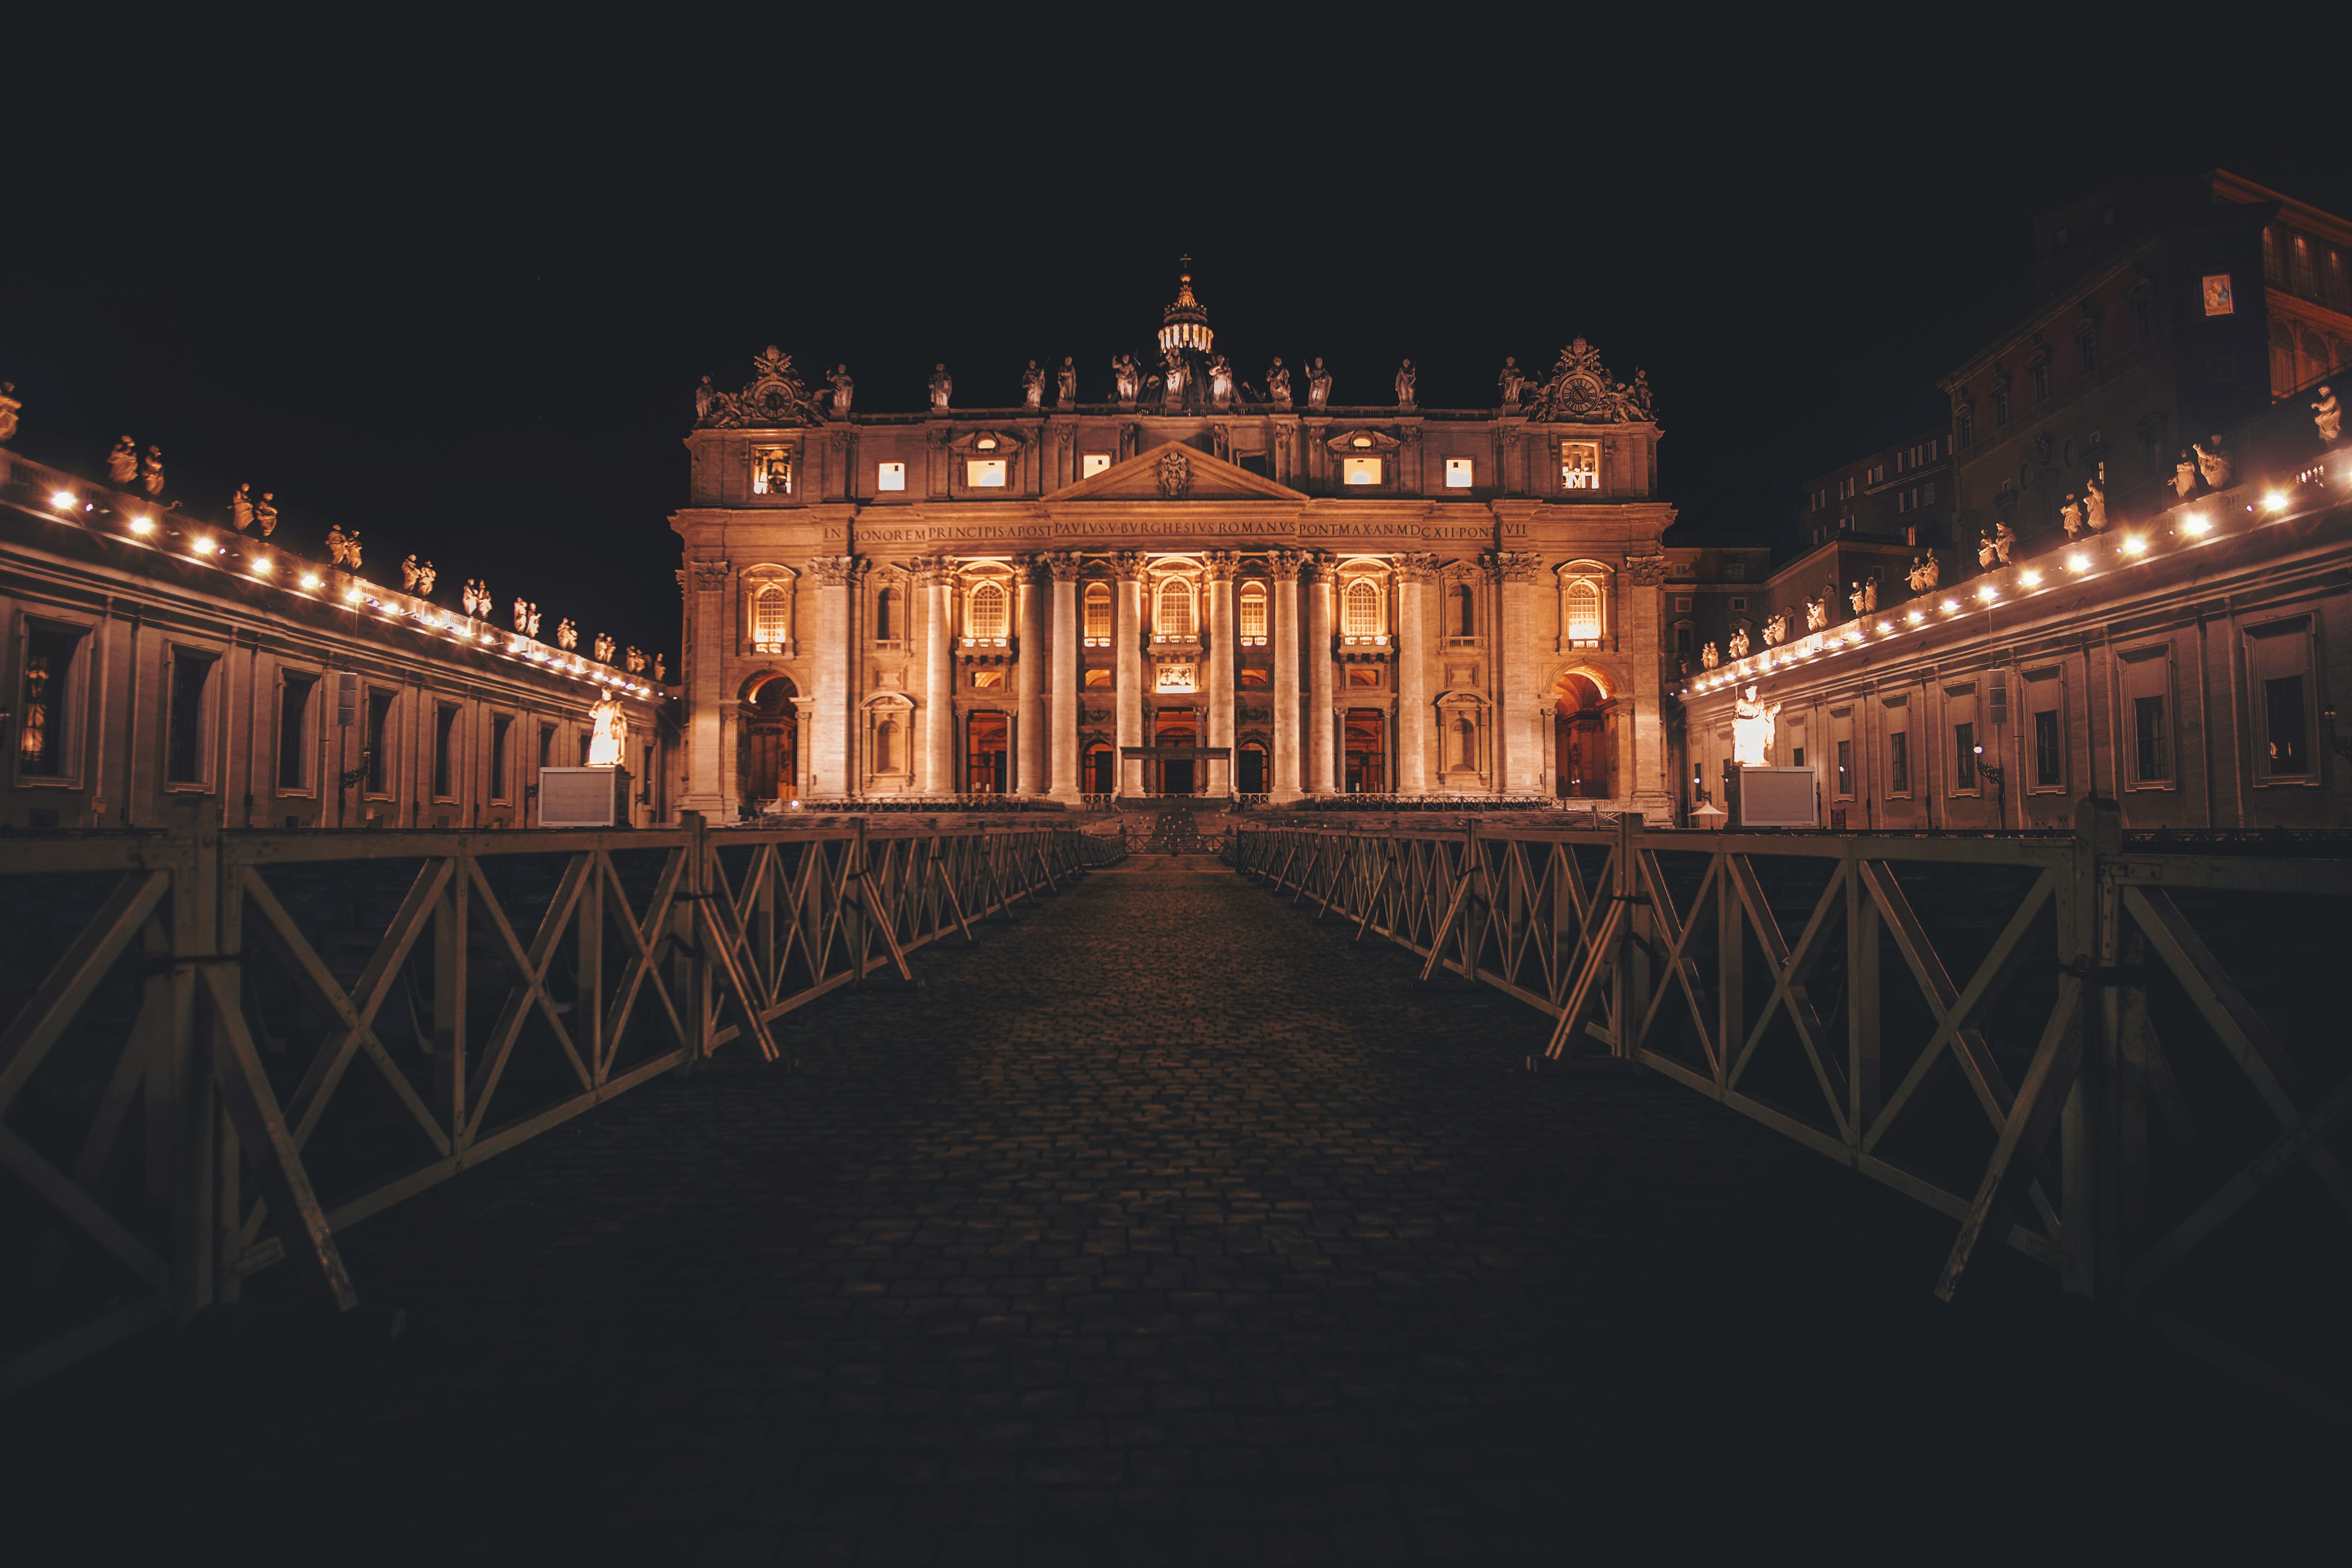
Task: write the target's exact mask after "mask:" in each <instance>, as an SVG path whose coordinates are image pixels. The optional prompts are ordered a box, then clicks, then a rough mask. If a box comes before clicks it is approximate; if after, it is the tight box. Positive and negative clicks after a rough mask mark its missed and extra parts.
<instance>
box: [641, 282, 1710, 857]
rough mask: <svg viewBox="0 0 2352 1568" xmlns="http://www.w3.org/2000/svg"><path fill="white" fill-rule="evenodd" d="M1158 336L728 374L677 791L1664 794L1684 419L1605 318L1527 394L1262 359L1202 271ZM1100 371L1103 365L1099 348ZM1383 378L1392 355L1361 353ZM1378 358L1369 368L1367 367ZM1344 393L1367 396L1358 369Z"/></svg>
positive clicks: (679, 518)
mask: <svg viewBox="0 0 2352 1568" xmlns="http://www.w3.org/2000/svg"><path fill="white" fill-rule="evenodd" d="M1162 316H1163V319H1162V323H1161V327H1160V331H1159V333H1158V334H1157V343H1156V345H1155V347H1156V350H1157V353H1156V355H1154V356H1152V357H1151V358H1150V362H1149V363H1148V364H1145V363H1139V362H1138V361H1136V360H1134V359H1132V358H1130V357H1129V356H1125V355H1121V356H1119V357H1118V359H1116V360H1115V361H1113V364H1112V366H1111V369H1110V372H1109V375H1108V378H1107V380H1108V385H1102V384H1097V386H1095V387H1094V388H1093V389H1092V391H1093V394H1094V395H1093V396H1091V397H1089V396H1083V395H1081V392H1080V389H1079V386H1078V384H1077V383H1078V381H1079V379H1080V377H1081V374H1082V372H1080V371H1078V370H1077V369H1076V367H1074V366H1072V365H1071V364H1070V362H1069V361H1063V363H1062V365H1061V366H1060V367H1058V368H1054V369H1040V368H1039V367H1038V366H1037V365H1036V364H1034V363H1032V364H1031V365H1030V366H1029V367H1028V369H1027V371H1026V372H1025V373H1024V374H1021V375H1019V376H1017V377H1015V378H1008V379H1009V380H1013V381H1015V382H1017V385H1018V387H1019V389H1020V393H1021V395H1020V398H1019V400H1018V401H1017V402H1013V404H1012V405H1011V406H1002V405H998V406H983V407H971V408H966V407H963V406H961V405H960V404H959V403H958V402H957V400H956V397H955V389H954V386H953V383H952V381H951V379H950V373H949V371H947V369H946V368H945V367H941V368H940V370H939V371H936V372H935V373H934V375H933V377H932V381H931V387H930V396H929V408H928V409H927V410H926V411H925V412H923V413H866V412H864V411H863V410H861V409H859V408H858V407H857V406H856V402H855V395H856V394H855V388H854V386H853V385H852V383H851V382H850V379H849V377H848V375H847V374H846V372H845V371H844V370H835V371H834V372H833V373H832V374H831V375H829V376H825V377H822V378H820V380H821V382H822V383H823V384H821V385H819V386H818V387H817V388H816V389H815V390H814V392H813V393H812V391H811V390H810V388H809V386H808V383H807V382H805V381H804V380H803V376H802V374H801V373H800V372H798V371H796V370H795V368H794V367H793V362H792V360H791V357H790V356H789V355H787V354H784V353H782V352H781V351H780V350H776V349H774V348H771V349H769V350H767V351H766V352H765V353H764V354H762V355H761V356H759V357H758V358H757V360H756V361H755V371H756V372H757V373H756V377H755V379H754V380H753V381H752V382H751V383H750V384H749V385H747V386H746V387H744V388H743V389H742V390H741V391H740V392H736V393H727V392H719V391H717V390H716V389H714V388H712V387H711V386H710V384H709V380H708V378H706V379H705V383H704V386H703V388H702V389H701V391H700V392H699V393H698V397H697V404H698V406H697V419H696V423H695V428H694V430H693V432H692V434H689V435H688V438H687V446H688V452H689V454H690V456H691V474H692V478H691V486H692V497H691V501H690V504H689V505H688V506H687V507H684V508H682V509H681V510H679V511H678V512H677V513H676V514H674V516H673V517H672V526H673V527H674V528H676V529H677V533H678V535H679V537H680V538H681V540H682V542H683V554H684V558H685V559H684V563H683V567H682V570H681V572H680V580H681V583H682V586H683V588H684V591H685V597H686V616H685V621H686V624H685V647H684V672H683V679H684V683H685V685H684V690H685V695H686V705H687V707H686V713H685V716H684V719H685V722H684V747H683V748H682V754H681V756H680V758H679V759H678V762H677V765H676V766H677V768H678V769H679V772H680V775H681V776H680V777H678V778H677V779H676V787H677V791H678V793H677V797H676V798H677V799H678V800H680V802H681V804H682V805H684V806H685V807H686V808H688V809H689V810H705V811H709V812H712V813H714V814H717V815H719V816H720V817H723V818H731V817H734V816H737V815H740V814H741V813H743V812H745V811H747V810H761V809H772V807H773V806H774V805H775V804H778V803H784V802H789V801H792V800H801V801H803V802H806V803H815V802H836V801H843V800H851V799H856V800H872V799H877V798H889V797H905V798H930V799H941V798H945V797H950V796H955V795H971V794H1013V795H1030V796H1042V797H1047V798H1050V799H1054V800H1062V801H1066V802H1068V803H1071V804H1074V805H1075V804H1078V803H1080V802H1081V801H1082V800H1086V799H1087V798H1089V797H1092V798H1097V799H1098V798H1101V797H1106V796H1113V795H1116V796H1118V797H1122V798H1127V799H1134V798H1138V797H1143V796H1154V795H1199V796H1206V797H1212V798H1215V799H1220V800H1222V799H1224V798H1227V797H1229V796H1234V795H1239V796H1243V797H1265V798H1268V799H1270V800H1274V801H1276V802H1281V801H1287V800H1296V799H1297V798H1299V797H1301V796H1323V795H1338V794H1350V795H1367V796H1407V797H1429V796H1444V795H1454V796H1460V797H1465V803H1466V800H1467V799H1469V798H1481V797H1483V798H1488V799H1492V798H1495V797H1510V798H1521V799H1524V798H1527V797H1531V796H1541V797H1545V798H1559V797H1570V798H1588V799H1592V800H1615V801H1617V802H1619V803H1620V804H1622V805H1625V806H1630V807H1637V808H1646V809H1647V810H1651V811H1653V812H1661V813H1662V812H1664V810H1665V809H1666V804H1667V800H1668V796H1669V790H1670V789H1671V785H1670V782H1669V779H1668V762H1667V749H1666V737H1665V730H1664V725H1663V724H1662V716H1661V712H1660V703H1661V699H1662V693H1663V690H1664V682H1663V680H1662V670H1661V662H1660V646H1659V630H1658V628H1659V609H1660V606H1659V596H1660V592H1661V584H1662V583H1663V582H1664V575H1665V557H1664V554H1663V553H1662V551H1661V549H1660V545H1659V535H1660V533H1661V531H1662V530H1663V529H1664V528H1665V527H1666V525H1667V524H1668V523H1669V522H1670V521H1671V520H1672V519H1673V517H1674V512H1673V508H1672V507H1669V506H1667V505H1666V504H1665V503H1664V502H1663V501H1661V500H1660V499H1658V497H1657V485H1656V475H1657V442H1658V436H1659V434H1660V432H1659V427H1658V425H1657V423H1656V421H1655V417H1654V413H1653V411H1652V408H1651V402H1650V392H1649V388H1648V385H1647V382H1646V381H1645V380H1644V379H1643V378H1642V377H1640V376H1638V375H1637V376H1636V377H1635V379H1634V381H1633V383H1631V384H1630V385H1629V384H1626V383H1622V382H1616V381H1614V380H1612V378H1611V376H1610V375H1609V372H1608V371H1607V370H1606V369H1605V368H1604V367H1603V366H1602V364H1601V359H1600V355H1599V353H1598V352H1597V351H1596V350H1593V349H1592V348H1591V347H1590V346H1589V345H1587V344H1586V343H1585V342H1584V341H1583V340H1581V339H1580V340H1577V341H1576V342H1574V343H1572V344H1571V345H1570V346H1569V347H1568V348H1567V349H1565V350H1562V351H1561V353H1560V357H1559V361H1558V363H1557V364H1556V365H1555V366H1554V367H1553V369H1552V371H1550V372H1549V374H1528V375H1526V376H1524V377H1523V376H1522V374H1521V372H1520V371H1518V370H1517V367H1516V366H1511V365H1507V367H1506V369H1505V371H1504V372H1503V375H1502V377H1501V378H1500V379H1499V384H1498V387H1497V392H1496V401H1495V404H1494V405H1493V406H1490V407H1487V408H1482V409H1474V410H1465V409H1436V408H1423V407H1421V406H1419V405H1418V404H1417V402H1415V400H1414V372H1413V370H1412V365H1411V363H1410V362H1409V361H1408V362H1407V363H1406V364H1405V365H1404V366H1402V367H1401V368H1400V369H1399V370H1397V371H1395V372H1394V373H1393V376H1392V378H1391V377H1388V376H1383V378H1382V380H1383V382H1384V384H1383V386H1382V389H1381V390H1382V392H1383V393H1384V394H1392V395H1384V397H1383V401H1382V402H1380V403H1379V404H1378V405H1376V406H1373V405H1364V404H1360V403H1352V402H1336V401H1334V399H1333V397H1332V392H1333V390H1334V382H1335V372H1328V371H1325V370H1324V369H1323V366H1322V362H1321V361H1312V362H1310V363H1308V364H1305V365H1289V366H1285V365H1284V364H1283V363H1282V361H1274V362H1273V363H1272V364H1270V365H1269V366H1268V367H1267V369H1266V371H1265V380H1264V381H1263V382H1260V383H1256V384H1250V383H1245V382H1240V381H1239V380H1238V379H1237V371H1235V369H1234V367H1232V366H1231V365H1230V363H1229V361H1227V359H1226V358H1225V356H1224V355H1223V353H1222V352H1220V351H1218V350H1217V346H1216V343H1215V339H1214V335H1213V332H1212V330H1211V329H1210V326H1209V321H1208V316H1207V312H1206V310H1205V309H1204V308H1202V306H1201V304H1200V303H1199V302H1198V300H1197V299H1196V298H1195V297H1194V295H1193V292H1192V284H1191V279H1190V277H1189V276H1188V277H1185V279H1184V280H1183V281H1182V282H1181V285H1180V287H1179V292H1178V297H1177V298H1176V300H1175V302H1174V303H1173V304H1171V305H1170V306H1168V307H1167V308H1166V309H1165V311H1164V312H1163V313H1162ZM1097 373H1098V372H1097ZM1347 373H1348V374H1349V378H1350V379H1355V378H1357V377H1360V375H1361V373H1362V372H1360V371H1357V370H1355V369H1354V368H1352V367H1350V369H1349V371H1348V372H1347ZM1360 384H1361V382H1360V381H1359V382H1358V385H1360ZM1343 390H1344V389H1343Z"/></svg>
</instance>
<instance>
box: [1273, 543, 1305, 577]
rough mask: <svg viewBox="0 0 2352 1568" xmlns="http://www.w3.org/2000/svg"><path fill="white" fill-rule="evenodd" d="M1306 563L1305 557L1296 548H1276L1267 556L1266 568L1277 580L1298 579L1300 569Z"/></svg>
mask: <svg viewBox="0 0 2352 1568" xmlns="http://www.w3.org/2000/svg"><path fill="white" fill-rule="evenodd" d="M1304 564H1305V558H1303V557H1302V556H1301V555H1300V554H1299V553H1298V552H1297V550H1295V549H1278V550H1275V551H1272V552H1271V553H1269V554H1268V555H1267V556H1266V558H1265V566H1266V570H1267V571H1268V572H1269V573H1271V574H1272V575H1273V577H1274V580H1276V582H1296V581H1297V580H1298V569H1299V568H1300V567H1301V566H1302V565H1304Z"/></svg>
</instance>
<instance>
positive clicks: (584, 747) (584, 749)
mask: <svg viewBox="0 0 2352 1568" xmlns="http://www.w3.org/2000/svg"><path fill="white" fill-rule="evenodd" d="M595 738H596V737H594V736H593V735H590V734H587V733H585V732H583V733H582V735H581V737H580V760H579V761H578V762H577V763H575V764H574V765H573V766H575V767H579V768H585V767H587V766H588V748H589V747H590V746H591V745H592V744H593V742H594V741H595Z"/></svg>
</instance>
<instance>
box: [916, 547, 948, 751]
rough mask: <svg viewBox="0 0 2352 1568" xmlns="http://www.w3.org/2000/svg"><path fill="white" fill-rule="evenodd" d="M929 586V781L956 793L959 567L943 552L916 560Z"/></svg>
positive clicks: (926, 679) (925, 621) (925, 719)
mask: <svg viewBox="0 0 2352 1568" xmlns="http://www.w3.org/2000/svg"><path fill="white" fill-rule="evenodd" d="M913 564H914V568H915V580H916V582H917V583H919V584H920V585H921V587H922V590H923V782H922V789H923V793H924V794H926V795H952V794H954V793H955V792H956V776H955V738H956V737H955V641H954V638H955V615H954V608H955V607H954V603H953V596H954V592H955V569H954V565H953V563H952V562H950V561H949V560H948V559H946V558H945V557H942V556H930V557H926V558H924V559H919V560H917V561H916V562H914V563H913Z"/></svg>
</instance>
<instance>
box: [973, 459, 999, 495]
mask: <svg viewBox="0 0 2352 1568" xmlns="http://www.w3.org/2000/svg"><path fill="white" fill-rule="evenodd" d="M963 482H964V487H965V488H966V489H971V490H1002V489H1003V488H1004V459H1003V458H1002V457H971V458H967V459H965V461H964V465H963Z"/></svg>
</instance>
